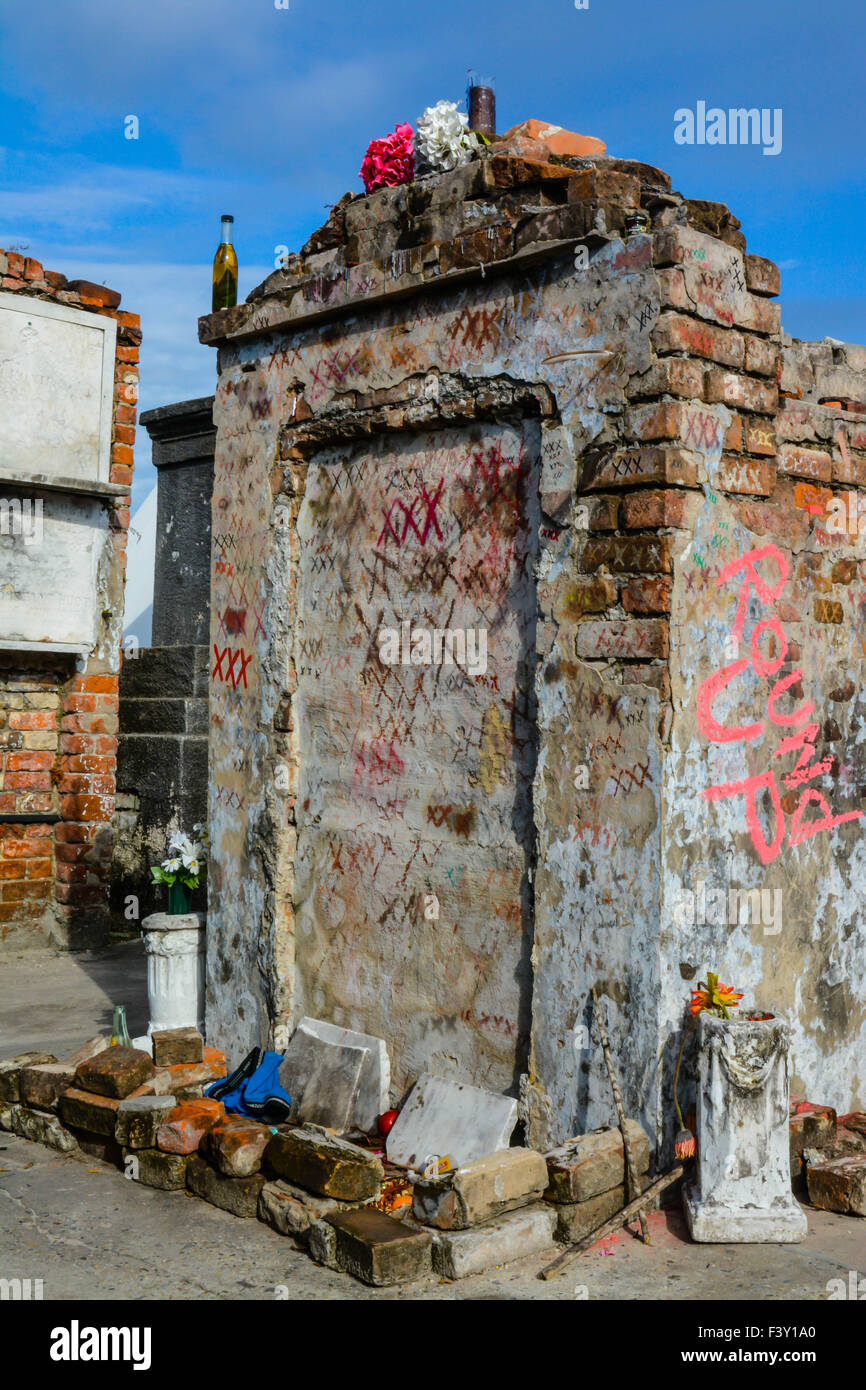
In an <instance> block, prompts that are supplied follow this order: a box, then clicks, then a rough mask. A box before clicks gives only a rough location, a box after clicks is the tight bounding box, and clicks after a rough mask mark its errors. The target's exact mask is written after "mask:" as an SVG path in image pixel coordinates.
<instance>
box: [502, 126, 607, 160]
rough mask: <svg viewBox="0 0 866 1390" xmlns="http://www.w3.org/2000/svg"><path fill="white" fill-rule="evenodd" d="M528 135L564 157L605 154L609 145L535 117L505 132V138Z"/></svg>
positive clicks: (553, 152)
mask: <svg viewBox="0 0 866 1390" xmlns="http://www.w3.org/2000/svg"><path fill="white" fill-rule="evenodd" d="M521 135H522V136H526V137H527V138H528V139H530V140H537V141H538V142H539V143H540V144H542V145H544V146H545V147H546V148H547V149H548V150H549V151H550V153H551V154H558V155H562V156H564V157H574V158H582V157H583V156H585V155H590V154H604V152H605V150H606V149H607V146H606V145H605V143H604V141H603V140H597V139H596V138H595V136H594V135H577V134H576V133H575V132H574V131H573V130H563V128H562V126H558V125H551V123H550V121H537V120H535V119H534V118H533V119H531V120H528V121H522V122H521V123H520V125H515V126H512V127H511V129H510V130H507V131H506V132H505V135H504V136H503V139H505V140H509V139H511V138H512V137H514V136H521Z"/></svg>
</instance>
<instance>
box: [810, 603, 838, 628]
mask: <svg viewBox="0 0 866 1390" xmlns="http://www.w3.org/2000/svg"><path fill="white" fill-rule="evenodd" d="M812 612H813V614H814V616H815V620H816V622H819V623H841V622H842V619H843V617H844V609H843V607H842V605H841V603H838V602H837V601H836V600H835V599H829V598H816V599H813V600H812Z"/></svg>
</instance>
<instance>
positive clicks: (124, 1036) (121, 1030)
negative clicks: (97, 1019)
mask: <svg viewBox="0 0 866 1390" xmlns="http://www.w3.org/2000/svg"><path fill="white" fill-rule="evenodd" d="M111 1046H112V1047H132V1039H131V1038H130V1036H129V1031H128V1029H127V1026H126V1008H125V1007H124V1005H123V1004H118V1005H117V1006H116V1008H115V1010H114V1020H113V1022H112V1025H111Z"/></svg>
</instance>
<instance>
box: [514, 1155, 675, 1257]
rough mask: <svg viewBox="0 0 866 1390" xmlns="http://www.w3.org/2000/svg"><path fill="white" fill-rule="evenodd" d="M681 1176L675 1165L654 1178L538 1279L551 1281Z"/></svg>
mask: <svg viewBox="0 0 866 1390" xmlns="http://www.w3.org/2000/svg"><path fill="white" fill-rule="evenodd" d="M682 1175H683V1165H682V1164H681V1163H677V1164H676V1166H675V1167H673V1168H672V1169H671V1170H670V1172H669V1173H665V1174H664V1175H663V1176H662V1177H660V1178H656V1180H655V1182H654V1183H653V1184H652V1185H651V1186H650V1187H648V1188H647V1190H646V1192H644V1193H642V1194H641V1196H640V1197H636V1198H635V1200H634V1201H633V1202H630V1203H629V1205H628V1206H627V1207H623V1209H622V1211H620V1212H617V1214H616V1216H612V1217H611V1218H610V1220H609V1221H605V1223H604V1225H603V1226H599V1227H598V1228H597V1230H595V1231H592V1232H591V1234H590V1235H588V1236H584V1238H583V1240H579V1241H578V1242H577V1244H576V1245H570V1246H569V1247H568V1249H567V1250H563V1252H562V1254H561V1255H557V1257H556V1259H555V1260H554V1261H553V1262H552V1263H551V1264H549V1265H545V1267H544V1269H542V1270H539V1273H538V1277H539V1279H552V1278H553V1276H554V1274H558V1273H559V1272H560V1270H562V1269H565V1266H566V1265H569V1264H571V1262H572V1260H574V1259H576V1258H577V1256H578V1255H582V1254H583V1252H584V1250H588V1249H589V1247H590V1246H591V1245H595V1243H596V1241H597V1240H603V1239H604V1237H605V1236H610V1235H613V1233H614V1231H618V1230H619V1228H620V1226H624V1225H625V1224H626V1222H627V1221H631V1219H632V1217H633V1216H637V1214H638V1212H641V1211H643V1210H644V1209H645V1208H646V1207H648V1206H649V1204H650V1202H652V1201H654V1200H655V1198H656V1197H658V1196H659V1194H660V1193H661V1192H664V1190H665V1188H666V1187H670V1186H671V1185H672V1184H673V1183H675V1182H676V1181H677V1179H678V1178H681V1177H682Z"/></svg>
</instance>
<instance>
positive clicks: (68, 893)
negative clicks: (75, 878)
mask: <svg viewBox="0 0 866 1390" xmlns="http://www.w3.org/2000/svg"><path fill="white" fill-rule="evenodd" d="M105 894H106V890H105V888H98V887H96V886H95V885H94V886H93V887H91V886H90V885H89V884H83V883H57V884H55V885H54V897H55V899H56V901H57V902H59V903H64V904H67V903H68V904H71V905H72V906H73V907H103V906H104V905H105Z"/></svg>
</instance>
